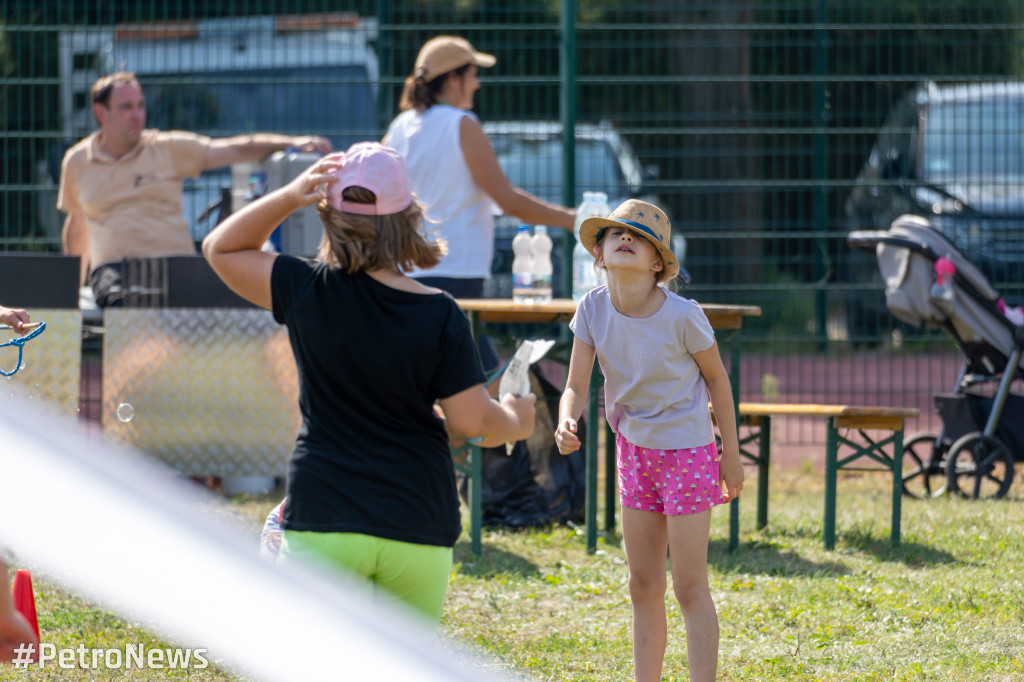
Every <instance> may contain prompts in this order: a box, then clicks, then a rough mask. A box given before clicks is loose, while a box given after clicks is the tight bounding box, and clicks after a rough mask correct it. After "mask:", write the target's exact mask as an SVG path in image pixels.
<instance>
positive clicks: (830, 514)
mask: <svg viewBox="0 0 1024 682" xmlns="http://www.w3.org/2000/svg"><path fill="white" fill-rule="evenodd" d="M838 459H839V433H838V431H837V429H836V424H835V420H834V419H829V421H828V434H827V435H826V443H825V549H833V548H835V546H836V474H837V469H838Z"/></svg>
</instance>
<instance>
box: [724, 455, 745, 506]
mask: <svg viewBox="0 0 1024 682" xmlns="http://www.w3.org/2000/svg"><path fill="white" fill-rule="evenodd" d="M718 475H719V485H721V486H722V495H723V497H724V498H725V501H726V502H731V501H733V500H735V499H736V498H737V497H739V496H740V491H741V490H743V478H744V476H745V474H744V472H743V464H742V463H741V462H740V456H739V454H738V453H726V454H725V455H724V456H723V457H722V460H721V462H719V465H718Z"/></svg>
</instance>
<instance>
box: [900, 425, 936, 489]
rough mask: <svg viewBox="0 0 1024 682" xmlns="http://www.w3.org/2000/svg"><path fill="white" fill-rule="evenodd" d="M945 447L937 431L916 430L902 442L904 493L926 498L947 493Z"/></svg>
mask: <svg viewBox="0 0 1024 682" xmlns="http://www.w3.org/2000/svg"><path fill="white" fill-rule="evenodd" d="M945 454H946V453H945V450H944V448H943V447H942V446H941V445H940V444H939V438H938V436H937V435H936V434H934V433H916V434H914V435H913V436H911V437H910V438H908V439H907V441H906V442H905V443H904V444H903V494H904V495H906V496H908V497H916V498H918V499H921V500H926V499H929V498H932V497H938V496H940V495H944V494H945V493H946V464H945V462H944V461H943V456H944V455H945Z"/></svg>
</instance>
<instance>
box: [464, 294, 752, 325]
mask: <svg viewBox="0 0 1024 682" xmlns="http://www.w3.org/2000/svg"><path fill="white" fill-rule="evenodd" d="M456 303H458V304H459V307H460V308H462V309H463V310H465V311H466V312H471V313H475V314H476V316H477V319H478V320H480V321H481V322H541V323H544V322H567V321H569V320H570V319H572V316H573V314H574V313H575V312H576V303H575V302H574V301H573V300H572V299H571V298H556V299H554V300H552V301H550V302H548V303H517V302H516V301H513V300H512V299H508V298H460V299H457V300H456ZM700 307H701V310H703V311H704V314H705V315H707V318H708V322H710V323H711V326H712V328H714V329H739V328H740V327H742V326H743V318H744V317H757V316H759V315H760V314H761V308H760V307H758V306H756V305H729V304H722V303H702V304H701V305H700Z"/></svg>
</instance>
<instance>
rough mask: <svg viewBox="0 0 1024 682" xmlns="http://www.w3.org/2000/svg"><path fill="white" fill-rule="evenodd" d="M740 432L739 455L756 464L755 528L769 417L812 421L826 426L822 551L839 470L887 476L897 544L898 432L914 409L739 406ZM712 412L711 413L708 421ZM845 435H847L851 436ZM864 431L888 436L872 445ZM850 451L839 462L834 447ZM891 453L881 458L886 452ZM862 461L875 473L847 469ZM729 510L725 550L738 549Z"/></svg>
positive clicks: (734, 515)
mask: <svg viewBox="0 0 1024 682" xmlns="http://www.w3.org/2000/svg"><path fill="white" fill-rule="evenodd" d="M738 412H739V420H740V425H741V426H746V427H748V428H750V429H751V432H749V433H747V434H746V435H743V436H741V437H740V455H741V456H742V457H745V458H746V459H747V460H748V461H751V462H753V463H755V464H757V468H758V476H757V478H758V486H757V527H758V528H759V529H760V528H764V527H765V526H766V525H767V524H768V471H769V465H770V463H771V424H772V419H773V418H774V417H812V418H823V419H825V420H826V425H827V437H826V442H825V531H824V533H825V548H826V549H833V548H834V547H835V529H836V478H837V476H838V473H839V470H840V469H845V470H847V471H853V470H859V471H891V472H892V542H893V544H899V542H900V503H901V501H902V494H903V461H902V457H901V454H902V452H903V427H904V423H905V422H906V420H907V419H913V418H915V417H918V416H920V411H919V410H917V409H914V408H901V407H863V406H853V405H816V404H811V405H808V404H788V403H740V404H739V409H738ZM713 414H714V412H713V411H712V415H713ZM851 431H852V432H853V433H851ZM866 431H889V432H891V434H890V435H889V436H888V437H886V438H883V439H881V440H874V439H873V438H871V437H870V436H869V435H868V434H867V433H866ZM841 445H843V446H846V447H848V448H851V449H852V452H850V453H846V454H845V455H844V456H843V457H842V458H840V457H839V448H840V446H841ZM890 445H891V446H892V448H891V452H892V454H889V452H887V448H888V446H890ZM863 457H867V458H869V459H870V460H873V461H874V462H876V463H878V464H880V465H881V466H880V467H854V466H850V465H851V464H853V463H854V462H856V461H857V460H859V459H861V458H863ZM742 497H743V496H742V495H741V496H740V498H738V499H737V500H736V501H735V502H734V503H732V504H730V516H729V549H730V551H732V550H735V549H736V547H737V546H738V545H739V506H738V503H739V500H740V499H742Z"/></svg>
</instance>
